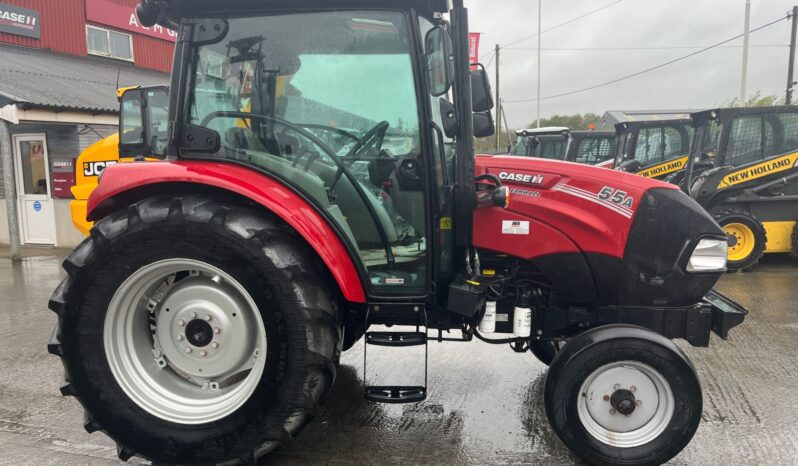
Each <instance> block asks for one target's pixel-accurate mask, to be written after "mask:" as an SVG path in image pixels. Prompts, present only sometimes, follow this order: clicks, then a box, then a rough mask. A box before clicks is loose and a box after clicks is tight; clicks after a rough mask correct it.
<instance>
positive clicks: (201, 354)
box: [200, 350, 208, 358]
mask: <svg viewBox="0 0 798 466" xmlns="http://www.w3.org/2000/svg"><path fill="white" fill-rule="evenodd" d="M207 355H208V353H207V352H206V351H205V350H202V351H200V356H202V357H203V358H204V357H205V356H207Z"/></svg>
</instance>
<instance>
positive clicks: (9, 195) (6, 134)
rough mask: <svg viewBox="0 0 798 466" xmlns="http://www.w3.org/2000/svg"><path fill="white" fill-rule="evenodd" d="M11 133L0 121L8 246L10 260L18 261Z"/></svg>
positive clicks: (5, 124)
mask: <svg viewBox="0 0 798 466" xmlns="http://www.w3.org/2000/svg"><path fill="white" fill-rule="evenodd" d="M11 150H12V149H11V132H10V131H9V129H8V123H7V122H6V121H5V120H3V119H0V157H2V163H3V185H4V188H5V196H6V212H7V215H8V244H9V246H10V247H11V260H12V261H14V262H16V261H19V260H20V258H21V256H20V251H19V219H18V218H17V190H16V187H15V186H14V162H13V157H12V155H11Z"/></svg>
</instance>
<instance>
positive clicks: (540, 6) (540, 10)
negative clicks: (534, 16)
mask: <svg viewBox="0 0 798 466" xmlns="http://www.w3.org/2000/svg"><path fill="white" fill-rule="evenodd" d="M542 18H543V0H538V128H540V41H541V39H542V37H541V32H542V31H541V24H542V23H543V21H542Z"/></svg>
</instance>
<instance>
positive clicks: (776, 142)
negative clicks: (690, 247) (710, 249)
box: [683, 106, 798, 270]
mask: <svg viewBox="0 0 798 466" xmlns="http://www.w3.org/2000/svg"><path fill="white" fill-rule="evenodd" d="M692 118H693V121H694V122H695V125H696V134H695V140H694V142H693V149H692V153H691V157H690V160H689V163H688V165H687V168H686V170H685V172H686V175H685V179H686V180H689V182H685V183H683V186H684V189H685V191H689V194H690V196H692V197H693V198H695V200H696V201H698V203H699V204H701V205H702V206H703V207H704V208H706V209H707V210H708V211H709V212H710V214H712V216H713V217H714V218H715V220H716V221H717V222H718V223H719V224H720V226H721V227H722V228H723V229H724V231H725V232H726V234H727V235H728V238H729V260H728V268H729V270H744V269H746V268H749V267H751V266H753V265H755V264H756V263H757V262H758V261H759V259H760V258H761V257H762V255H763V254H765V253H798V228H797V227H796V220H798V108H796V107H793V106H776V107H748V108H723V109H715V110H707V111H704V112H699V113H694V114H693V116H692Z"/></svg>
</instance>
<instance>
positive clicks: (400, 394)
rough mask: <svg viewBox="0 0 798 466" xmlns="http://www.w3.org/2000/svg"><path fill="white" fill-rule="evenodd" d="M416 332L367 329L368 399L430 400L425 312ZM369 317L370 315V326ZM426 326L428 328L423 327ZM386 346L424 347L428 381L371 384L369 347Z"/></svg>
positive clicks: (365, 385)
mask: <svg viewBox="0 0 798 466" xmlns="http://www.w3.org/2000/svg"><path fill="white" fill-rule="evenodd" d="M418 320H419V322H418V324H417V325H416V329H415V331H410V332H408V331H396V332H385V331H379V332H366V339H365V345H363V396H364V397H365V398H366V400H368V401H373V402H376V403H416V402H419V401H424V400H426V399H427V370H428V366H427V363H428V359H429V358H428V355H429V345H428V338H427V328H426V315H425V314H424V313H423V312H422V313H420V315H419V316H418ZM368 324H369V320H368V315H367V316H366V328H368ZM422 327H423V328H424V330H421V329H422ZM371 345H373V346H383V347H392V348H406V347H413V346H424V384H423V385H369V383H368V380H369V379H368V371H367V367H368V347H369V346H371Z"/></svg>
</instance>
